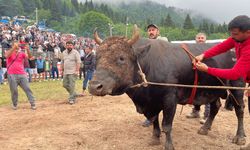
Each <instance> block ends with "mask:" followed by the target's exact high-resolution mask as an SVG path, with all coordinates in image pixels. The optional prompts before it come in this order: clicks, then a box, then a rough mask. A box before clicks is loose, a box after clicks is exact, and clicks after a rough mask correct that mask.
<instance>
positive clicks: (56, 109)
mask: <svg viewBox="0 0 250 150" xmlns="http://www.w3.org/2000/svg"><path fill="white" fill-rule="evenodd" d="M181 107H182V106H181V105H178V108H177V112H176V116H175V120H174V124H173V132H172V136H173V142H174V146H175V148H176V149H177V150H183V149H188V150H201V149H204V150H205V149H211V150H222V149H223V150H229V149H230V150H238V149H240V146H237V145H235V144H232V143H231V141H232V139H233V137H234V135H235V133H236V129H237V128H236V127H237V120H236V116H235V113H234V112H230V111H223V110H220V111H219V114H218V115H217V116H216V119H215V121H214V124H213V126H212V130H211V131H210V132H209V134H208V135H207V136H203V135H199V134H197V131H198V129H199V128H200V127H201V125H200V123H199V119H187V118H186V117H185V115H186V114H187V113H189V112H190V111H191V108H192V107H191V106H184V109H183V112H182V114H181V115H180V111H181ZM202 108H203V107H202ZM0 114H1V116H0V122H1V124H0V145H1V146H0V149H3V150H7V149H19V150H28V149H30V150H45V149H51V150H52V149H53V150H61V149H64V150H77V149H81V150H145V149H147V150H159V149H163V148H164V140H165V136H164V134H162V136H161V145H157V146H152V145H149V142H150V139H151V136H152V127H149V128H144V127H142V126H141V123H142V122H143V121H144V120H145V118H144V116H143V115H140V114H138V113H137V112H136V110H135V107H134V105H133V103H132V101H131V100H130V99H129V98H128V97H127V96H126V95H122V96H118V97H111V96H106V97H94V98H93V99H92V98H91V97H90V96H86V97H81V98H79V99H78V102H77V104H75V105H68V104H67V103H66V99H65V100H58V101H49V100H47V101H39V102H38V103H37V110H35V111H33V110H31V109H30V106H29V105H28V103H23V104H20V105H19V106H18V109H17V110H15V111H14V110H12V109H11V107H10V106H2V107H0ZM244 122H245V131H246V135H247V137H246V140H247V142H250V138H249V133H250V125H249V122H250V117H249V114H248V112H246V113H245V118H244Z"/></svg>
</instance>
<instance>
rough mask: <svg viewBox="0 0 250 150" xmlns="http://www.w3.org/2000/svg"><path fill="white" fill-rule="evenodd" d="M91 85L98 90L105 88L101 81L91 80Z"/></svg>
mask: <svg viewBox="0 0 250 150" xmlns="http://www.w3.org/2000/svg"><path fill="white" fill-rule="evenodd" d="M89 87H90V89H91V90H94V91H96V92H100V91H102V89H103V85H102V84H101V83H100V82H99V81H90V83H89Z"/></svg>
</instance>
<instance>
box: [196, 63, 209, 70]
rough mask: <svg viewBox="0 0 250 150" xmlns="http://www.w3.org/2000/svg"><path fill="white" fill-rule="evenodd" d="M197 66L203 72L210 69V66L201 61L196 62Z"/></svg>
mask: <svg viewBox="0 0 250 150" xmlns="http://www.w3.org/2000/svg"><path fill="white" fill-rule="evenodd" d="M195 67H196V68H197V69H198V70H200V71H203V72H207V70H208V66H207V65H206V64H204V63H202V62H200V61H198V62H196V63H195Z"/></svg>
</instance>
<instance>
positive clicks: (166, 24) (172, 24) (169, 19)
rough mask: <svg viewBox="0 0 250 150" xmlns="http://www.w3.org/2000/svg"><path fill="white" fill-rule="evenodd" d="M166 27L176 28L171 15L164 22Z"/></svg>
mask: <svg viewBox="0 0 250 150" xmlns="http://www.w3.org/2000/svg"><path fill="white" fill-rule="evenodd" d="M164 25H165V26H166V27H175V25H174V22H173V20H172V18H171V16H170V15H169V14H168V15H167V17H166V19H165V21H164Z"/></svg>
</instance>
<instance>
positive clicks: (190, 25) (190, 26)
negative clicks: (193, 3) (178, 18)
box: [183, 14, 194, 29]
mask: <svg viewBox="0 0 250 150" xmlns="http://www.w3.org/2000/svg"><path fill="white" fill-rule="evenodd" d="M183 29H194V24H193V22H192V20H191V18H190V15H189V14H187V16H186V18H185V21H184V24H183Z"/></svg>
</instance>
